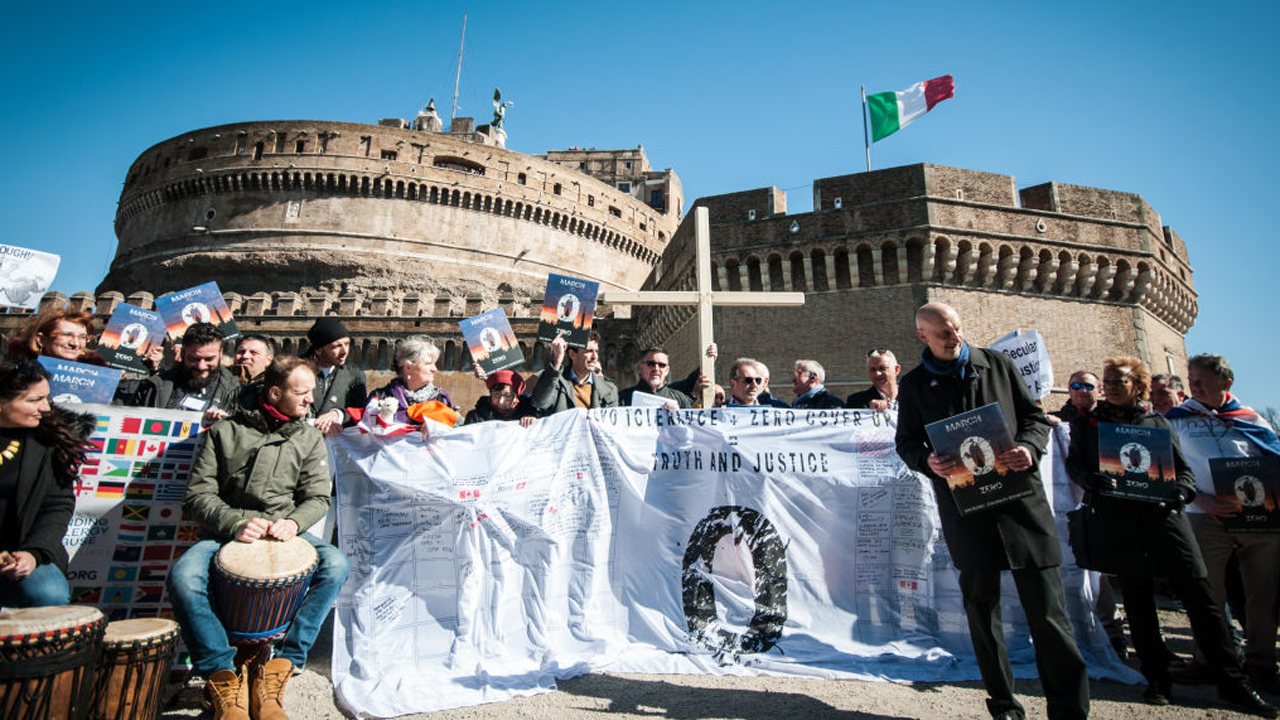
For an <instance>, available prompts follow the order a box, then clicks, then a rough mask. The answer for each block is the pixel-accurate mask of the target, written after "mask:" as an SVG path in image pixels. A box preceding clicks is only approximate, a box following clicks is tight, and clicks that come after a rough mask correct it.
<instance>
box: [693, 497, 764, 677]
mask: <svg viewBox="0 0 1280 720" xmlns="http://www.w3.org/2000/svg"><path fill="white" fill-rule="evenodd" d="M729 534H733V535H734V536H735V538H737V540H738V542H745V543H746V544H747V547H748V548H749V549H750V550H751V561H752V564H754V565H755V574H756V582H755V591H756V603H755V605H756V611H755V613H754V614H753V615H752V616H751V623H750V626H749V627H750V630H749V631H748V632H746V633H741V634H739V633H735V632H731V631H729V630H725V629H724V628H721V627H720V626H719V625H720V623H719V620H718V619H717V618H716V592H715V588H714V586H712V584H711V581H710V580H709V579H708V577H709V576H710V575H711V571H712V567H711V563H712V560H713V559H714V557H715V554H716V543H718V542H720V539H721V538H723V537H724V536H726V535H729ZM681 586H682V588H683V591H684V592H683V596H684V616H685V620H686V622H687V624H688V627H689V632H691V633H693V635H694V636H695V637H697V638H699V639H701V640H703V641H705V642H708V643H710V644H712V645H714V646H715V647H717V648H719V649H720V650H724V651H741V652H748V653H760V652H766V651H768V650H769V649H770V648H772V647H773V646H774V645H775V644H776V643H777V642H778V640H779V639H781V637H782V626H783V624H784V623H786V621H787V548H786V545H785V544H783V542H782V539H781V538H780V537H778V532H777V530H775V529H774V527H773V523H771V522H769V519H768V518H766V517H765V516H764V515H761V514H760V513H759V511H756V510H753V509H751V508H748V507H741V506H738V505H721V506H720V507H716V508H712V510H711V512H709V513H707V516H706V517H704V518H703V519H702V521H701V522H699V523H698V526H697V527H696V528H694V530H693V534H692V535H690V536H689V547H688V549H686V550H685V553H684V571H683V577H682V579H681Z"/></svg>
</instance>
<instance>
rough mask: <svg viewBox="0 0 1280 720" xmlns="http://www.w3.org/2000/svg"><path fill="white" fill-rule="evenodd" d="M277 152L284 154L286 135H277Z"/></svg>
mask: <svg viewBox="0 0 1280 720" xmlns="http://www.w3.org/2000/svg"><path fill="white" fill-rule="evenodd" d="M276 152H277V153H282V152H284V133H276Z"/></svg>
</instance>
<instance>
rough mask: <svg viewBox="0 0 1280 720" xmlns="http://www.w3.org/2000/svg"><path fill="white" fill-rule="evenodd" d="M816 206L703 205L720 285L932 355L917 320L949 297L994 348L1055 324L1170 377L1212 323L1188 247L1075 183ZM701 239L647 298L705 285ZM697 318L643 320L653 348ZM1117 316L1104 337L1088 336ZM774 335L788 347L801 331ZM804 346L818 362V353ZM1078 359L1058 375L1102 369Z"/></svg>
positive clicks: (1119, 201) (754, 196)
mask: <svg viewBox="0 0 1280 720" xmlns="http://www.w3.org/2000/svg"><path fill="white" fill-rule="evenodd" d="M813 193H814V208H815V209H814V210H813V211H812V212H806V213H798V214H795V215H789V214H787V212H786V196H785V193H783V192H782V191H780V190H778V189H777V188H773V187H770V188H760V189H755V190H746V191H741V192H735V193H728V194H724V195H716V196H711V197H706V198H698V199H697V200H695V201H694V203H693V204H694V206H695V207H696V206H705V207H707V208H708V211H709V214H710V222H711V252H712V286H713V288H714V289H716V290H755V291H766V292H767V291H786V292H793V291H801V292H804V293H806V296H807V298H808V302H807V304H806V308H805V310H804V311H803V314H804V315H805V316H812V315H813V314H814V312H813V311H812V310H811V308H814V307H819V306H821V307H828V308H829V310H828V311H826V314H823V312H821V311H820V312H818V313H817V314H818V315H821V316H822V317H824V319H825V321H827V322H829V323H830V327H832V328H849V329H850V330H851V331H852V334H854V335H858V336H864V337H866V338H868V339H867V340H866V341H865V342H862V343H861V344H862V345H867V346H868V347H894V348H898V349H899V351H900V352H901V351H902V350H906V349H908V348H914V347H915V346H916V345H917V343H916V342H915V340H914V337H913V333H912V332H911V327H910V323H909V320H910V317H911V314H912V313H913V312H914V308H915V307H918V306H919V305H920V304H923V302H926V301H927V300H928V299H940V300H944V301H948V302H953V303H955V304H957V305H958V306H959V307H960V309H961V315H962V317H964V318H965V320H966V322H970V323H972V324H973V325H976V326H979V327H989V328H990V329H991V333H992V335H991V336H989V337H983V336H982V334H981V333H979V334H978V335H977V337H975V340H977V341H979V342H985V341H990V340H994V339H995V337H997V336H999V335H1002V334H1004V332H1007V331H1009V330H1012V329H1014V328H1017V327H1024V328H1032V327H1035V328H1041V327H1043V328H1045V329H1046V330H1047V337H1053V336H1054V335H1055V331H1054V329H1053V328H1055V327H1058V328H1060V330H1061V334H1059V335H1058V336H1057V337H1055V338H1054V339H1056V340H1058V344H1057V345H1056V346H1055V347H1054V348H1053V349H1055V350H1058V351H1062V352H1066V351H1067V349H1068V348H1074V347H1075V346H1077V345H1079V346H1082V347H1087V348H1089V349H1090V350H1091V351H1092V350H1096V348H1097V347H1100V346H1101V347H1112V348H1114V350H1112V351H1111V353H1112V354H1114V353H1115V352H1120V351H1126V352H1130V353H1132V354H1138V355H1140V356H1144V357H1146V359H1147V360H1148V362H1150V363H1151V364H1152V366H1153V367H1154V368H1157V370H1156V372H1162V371H1166V366H1175V365H1179V364H1180V363H1182V362H1184V361H1185V353H1186V351H1185V344H1184V342H1183V339H1182V338H1183V336H1184V335H1185V334H1186V332H1187V330H1188V329H1189V328H1190V327H1191V325H1192V323H1193V322H1194V321H1195V318H1196V314H1197V312H1198V306H1197V302H1196V292H1195V288H1194V286H1193V284H1192V279H1191V267H1190V264H1189V262H1188V258H1187V249H1186V245H1185V243H1183V241H1182V239H1181V238H1180V237H1179V236H1178V235H1177V233H1176V232H1174V231H1173V230H1172V229H1171V228H1168V227H1165V226H1162V225H1161V221H1160V215H1159V214H1158V213H1156V211H1155V210H1154V209H1152V208H1151V206H1150V205H1149V204H1147V202H1146V201H1145V200H1143V199H1142V197H1141V196H1140V195H1137V194H1134V193H1126V192H1116V191H1111V190H1101V189H1097V188H1089V187H1083V186H1078V185H1065V184H1061V183H1045V184H1041V185H1036V186H1034V187H1031V188H1027V189H1025V190H1023V191H1021V192H1019V191H1018V188H1017V185H1016V183H1015V181H1014V178H1013V177H1012V176H1009V175H999V174H995V173H985V172H978V171H972V170H964V169H960V168H949V167H944V166H939V165H927V164H921V165H910V166H905V167H899V168H889V169H885V170H878V171H874V172H869V173H856V174H852V175H843V176H838V177H832V178H823V179H820V180H816V181H815V182H814V184H813ZM692 238H693V227H692V223H691V222H685V223H684V224H682V225H681V226H680V228H679V230H677V232H676V234H675V237H674V238H673V239H672V242H671V244H670V245H669V246H668V248H667V251H666V253H665V254H664V256H663V259H662V261H661V262H660V263H659V265H658V266H657V267H656V268H655V269H654V272H653V273H652V274H651V275H650V277H649V279H648V280H647V281H646V283H645V288H646V289H656V290H674V289H688V288H691V287H692V285H693V262H692V250H691V246H692ZM890 308H893V309H892V310H891V309H890ZM1050 308H1052V310H1050ZM1100 308H1111V309H1110V310H1102V309H1100ZM975 311H976V312H975ZM775 312H777V314H779V316H780V317H781V314H780V311H764V310H759V311H749V310H741V309H731V310H728V311H725V316H728V317H734V316H742V317H746V316H749V315H752V314H754V315H755V316H756V317H763V316H772V314H775ZM1126 313H1127V315H1128V318H1127V319H1121V318H1124V317H1125V315H1126ZM692 315H693V311H692V310H691V309H689V308H682V307H665V308H652V307H649V308H641V309H640V310H639V311H638V312H637V316H636V317H637V320H638V328H639V333H640V334H639V336H638V340H639V342H640V344H641V345H644V344H651V343H652V344H656V343H660V342H667V343H670V341H669V340H668V339H669V338H672V337H673V336H677V337H680V336H682V333H684V334H687V331H688V328H689V325H690V323H689V320H690V319H691V317H692ZM1103 316H1106V317H1107V318H1108V319H1107V320H1106V321H1105V322H1101V321H1099V322H1100V324H1099V325H1098V326H1097V327H1081V325H1080V323H1081V322H1082V321H1084V322H1086V324H1087V323H1088V321H1085V320H1084V319H1085V318H1090V319H1095V318H1101V317H1103ZM720 317H721V316H720V315H718V316H717V323H718V324H719V323H720V320H719V318H720ZM890 318H892V320H890ZM1039 318H1043V319H1039ZM728 326H730V324H729V323H727V322H726V324H725V326H724V327H728ZM804 326H805V327H808V328H809V329H810V331H811V333H812V335H811V336H810V338H811V339H812V340H817V341H818V342H819V348H821V346H822V345H821V344H822V343H827V342H831V341H832V339H831V338H832V333H830V332H829V331H821V330H818V329H815V328H814V327H813V325H812V323H811V322H809V321H804ZM889 327H892V328H893V329H892V330H890V329H889ZM904 330H905V332H904ZM1073 331H1078V332H1081V333H1083V334H1084V336H1087V337H1089V338H1090V340H1088V341H1087V342H1085V341H1082V340H1078V339H1076V338H1073V337H1072V332H1073ZM1107 331H1114V332H1115V337H1114V338H1110V339H1108V338H1106V337H1105V335H1106V332H1107ZM717 332H718V333H720V332H722V330H720V329H718V330H717ZM770 333H771V337H775V338H777V339H779V341H780V342H782V344H787V343H786V342H785V341H782V340H781V338H782V337H784V336H785V335H786V334H787V333H785V332H783V333H779V332H777V329H776V328H770ZM836 334H837V335H838V334H839V333H836ZM1095 336H1097V337H1095ZM1155 338H1158V343H1157V342H1153V339H1155ZM794 344H795V345H796V347H797V350H796V351H797V352H804V351H803V350H801V349H800V348H803V347H805V345H809V344H812V342H811V341H808V342H799V341H797V342H796V343H794ZM1157 345H1158V347H1156V346H1157ZM695 352H696V351H695ZM730 352H735V350H734V349H733V348H732V347H731V348H730ZM742 353H743V354H748V355H755V356H760V355H763V354H764V353H761V352H759V351H756V352H753V351H752V350H751V348H743V349H742ZM814 354H817V353H814ZM1089 354H1096V353H1092V352H1091V353H1089ZM1064 357H1066V358H1074V359H1073V360H1072V361H1071V362H1063V363H1062V364H1061V365H1059V364H1058V363H1057V362H1055V370H1064V371H1066V372H1067V373H1069V371H1070V369H1071V368H1074V367H1093V365H1092V364H1090V363H1091V362H1092V361H1091V360H1089V359H1088V358H1087V357H1086V353H1083V352H1081V353H1078V354H1076V355H1074V356H1073V355H1070V354H1067V355H1064ZM1102 357H1105V355H1098V356H1097V358H1096V360H1097V361H1099V362H1100V360H1101V358H1102ZM774 361H775V362H776V361H777V360H776V359H775V360H774ZM766 362H768V360H766ZM788 362H789V361H788ZM823 362H827V361H826V360H823ZM903 364H904V366H910V365H911V364H914V363H909V362H904V363H903ZM852 365H853V366H854V367H853V369H852V370H851V373H852V374H853V375H854V376H855V377H860V376H861V374H862V373H861V371H860V369H858V368H857V363H856V362H854V363H852ZM829 374H830V371H829ZM1065 377H1066V376H1065V375H1064V380H1065Z"/></svg>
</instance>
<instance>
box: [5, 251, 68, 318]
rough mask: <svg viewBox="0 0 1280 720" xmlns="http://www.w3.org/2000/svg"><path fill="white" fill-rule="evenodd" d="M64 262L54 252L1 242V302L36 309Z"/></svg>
mask: <svg viewBox="0 0 1280 720" xmlns="http://www.w3.org/2000/svg"><path fill="white" fill-rule="evenodd" d="M61 262H62V258H61V257H59V256H57V255H54V254H53V253H47V252H40V251H39V250H29V249H27V248H24V247H18V246H16V245H0V305H8V306H9V307H19V308H26V309H27V310H35V309H36V307H37V306H38V305H39V304H40V298H41V297H43V296H44V293H45V291H46V290H48V289H49V286H50V285H52V284H53V278H54V276H55V275H57V274H58V265H59V264H61Z"/></svg>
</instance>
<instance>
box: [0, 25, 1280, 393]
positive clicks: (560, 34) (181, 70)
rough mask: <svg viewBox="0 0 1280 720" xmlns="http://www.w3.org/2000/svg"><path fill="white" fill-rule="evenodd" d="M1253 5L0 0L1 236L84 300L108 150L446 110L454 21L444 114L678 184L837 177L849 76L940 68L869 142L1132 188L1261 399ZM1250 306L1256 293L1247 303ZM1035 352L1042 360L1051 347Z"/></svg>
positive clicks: (1262, 165)
mask: <svg viewBox="0 0 1280 720" xmlns="http://www.w3.org/2000/svg"><path fill="white" fill-rule="evenodd" d="M1277 8H1280V5H1278V4H1276V3H1269V2H1267V3H1264V2H1254V3H1226V4H1221V3H1220V4H1210V3H1194V4H1193V3H1185V2H1145V3H1144V2H1095V1H1093V0H1089V1H1086V2H1078V3H1068V4H1063V3H1055V4H1048V3H1033V2H1007V3H990V2H986V3H984V2H971V3H955V2H939V3H931V2H926V3H874V4H872V3H855V2H848V3H808V2H791V3H778V2H771V3H763V2H748V1H738V2H715V3H666V2H636V3H627V4H621V3H571V2H556V3H527V2H520V3H516V2H500V1H496V0H495V1H492V2H487V3H478V4H476V5H475V6H472V7H470V8H468V7H467V6H465V5H463V4H460V3H455V2H429V1H428V2H417V3H412V4H410V3H369V4H363V3H336V2H308V3H293V2H275V3H266V4H264V3H256V2H254V3H249V2H204V3H193V2H187V3H184V2H164V3H159V2H125V3H99V2H79V1H76V2H68V3H10V4H9V5H8V6H6V8H5V10H6V12H5V16H6V17H5V22H4V23H3V27H2V28H0V61H2V63H3V65H2V66H3V67H4V68H5V70H4V72H3V73H2V74H0V93H2V94H3V97H4V110H3V111H2V112H0V131H3V135H2V137H4V138H5V141H6V148H5V160H6V163H5V168H4V172H3V173H0V228H2V229H3V234H2V236H0V242H4V243H9V244H14V245H21V246H25V247H33V248H37V249H40V250H46V251H50V252H56V253H59V254H61V255H62V257H63V264H62V268H61V270H60V272H59V276H58V278H57V280H56V281H55V285H54V289H56V290H61V291H63V292H66V293H68V294H70V293H72V292H76V291H80V290H86V289H88V290H92V289H93V288H94V287H95V286H96V285H97V283H98V282H99V281H100V280H101V278H102V277H103V275H104V274H105V273H106V270H107V267H108V264H109V263H110V260H111V257H112V255H113V253H114V251H115V244H116V239H115V235H114V232H113V229H112V223H113V219H114V214H115V205H116V201H117V199H118V197H119V192H120V188H121V183H122V181H123V180H124V176H125V172H126V170H127V169H128V167H129V164H130V163H131V162H132V161H133V160H134V159H135V158H136V157H137V156H138V155H139V154H140V153H141V152H142V151H143V150H145V149H146V148H147V147H149V146H151V145H153V144H154V143H156V142H159V141H161V140H164V139H166V138H169V137H172V136H174V135H177V134H180V133H183V132H186V131H189V130H194V129H197V128H201V127H207V126H210V125H217V124H220V123H228V122H238V121H244V120H269V119H288V118H310V119H329V120H344V121H351V122H376V121H377V119H378V118H382V117H404V118H410V117H412V116H413V115H414V114H415V113H416V111H417V110H418V108H419V107H420V106H421V105H422V104H423V103H425V102H426V100H427V98H428V97H435V98H436V102H437V105H439V106H440V107H441V108H442V110H443V111H444V112H445V113H447V108H448V104H449V98H450V96H451V94H452V89H453V72H454V67H455V60H456V56H457V51H458V35H459V30H460V25H461V22H462V14H463V11H464V9H466V10H467V12H468V13H469V19H468V26H467V45H466V58H465V61H464V64H463V73H462V97H461V100H460V104H461V114H465V115H474V116H475V117H477V118H478V119H481V120H482V121H483V118H486V117H487V116H488V113H489V112H490V110H491V108H490V105H489V98H490V96H491V94H492V92H493V88H494V86H495V85H496V86H500V87H501V88H502V90H503V93H504V96H505V97H506V98H507V99H509V100H512V101H514V102H515V106H514V107H512V108H511V110H510V111H509V113H508V116H507V128H508V131H509V134H510V138H509V142H508V145H509V147H511V148H512V149H515V150H520V151H523V152H528V153H541V152H545V151H546V150H548V149H559V148H566V147H570V146H574V145H580V146H594V147H600V148H621V147H634V146H636V145H637V144H641V143H643V144H644V146H645V150H646V152H647V153H648V155H649V158H650V161H651V162H652V163H653V165H655V166H656V167H659V168H665V167H672V168H674V169H675V170H676V172H677V173H678V174H679V175H680V177H681V179H682V181H683V183H684V188H685V193H686V197H687V198H688V199H689V200H692V199H693V198H696V197H698V196H700V195H711V194H718V193H724V192H731V191H737V190H745V189H750V188H755V187H763V186H768V185H776V186H778V187H781V188H783V189H785V190H787V191H788V195H789V204H790V209H791V210H792V212H797V211H805V210H808V209H809V207H810V204H811V194H810V189H809V188H810V183H811V182H812V180H813V179H815V178H820V177H827V176H832V175H840V174H845V173H850V172H857V171H859V170H861V169H862V168H863V155H862V124H861V121H860V119H859V113H860V98H859V86H860V85H862V84H865V85H866V86H867V88H868V91H869V92H877V91H885V90H901V89H904V88H906V87H907V86H909V85H911V84H912V83H914V82H917V81H920V80H924V79H927V78H932V77H935V76H938V75H942V74H944V73H950V74H952V75H954V76H955V79H956V86H957V91H956V93H957V94H956V98H955V99H954V100H949V101H947V102H946V103H944V104H942V105H941V106H939V107H938V108H937V109H936V110H935V111H934V112H933V113H930V115H929V116H927V117H926V118H924V119H922V120H920V121H919V122H917V123H916V124H915V125H913V126H911V127H909V128H907V129H906V130H904V131H902V132H901V133H899V134H897V135H894V136H892V137H890V138H888V139H887V140H885V141H883V142H881V143H879V144H877V145H876V146H875V147H874V148H873V153H872V162H873V164H874V165H875V166H876V167H890V166H894V165H903V164H909V163H916V162H931V163H938V164H943V165H953V166H957V167H963V168H970V169H975V170H985V171H991V172H999V173H1007V174H1011V175H1014V176H1016V178H1017V181H1018V184H1019V186H1020V187H1026V186H1028V185H1033V184H1036V183H1041V182H1045V181H1049V180H1056V181H1060V182H1065V183H1073V184H1080V185H1089V186H1095V187H1102V188H1109V189H1114V190H1123V191H1129V192H1136V193H1139V194H1141V195H1142V196H1143V197H1144V198H1146V200H1147V201H1148V202H1149V203H1150V204H1151V205H1152V206H1153V207H1154V208H1155V209H1156V210H1157V211H1158V212H1159V213H1161V216H1162V218H1163V220H1164V223H1165V224H1166V225H1171V226H1173V227H1174V228H1175V229H1176V230H1177V231H1178V232H1179V233H1180V234H1181V235H1182V237H1183V238H1184V239H1185V240H1186V241H1187V243H1188V245H1189V247H1190V253H1191V262H1192V266H1193V268H1194V269H1195V278H1194V279H1195V284H1196V288H1197V290H1198V291H1199V293H1200V297H1199V302H1200V316H1199V319H1198V320H1197V322H1196V325H1195V328H1194V329H1193V330H1192V332H1191V334H1190V335H1189V337H1188V350H1189V351H1190V352H1192V353H1195V352H1209V351H1212V352H1221V353H1223V354H1225V355H1227V356H1228V357H1229V358H1230V359H1231V360H1232V361H1233V363H1234V364H1235V367H1236V371H1237V377H1238V378H1239V380H1238V383H1237V385H1236V390H1237V392H1238V393H1239V394H1240V395H1241V396H1242V398H1243V399H1244V400H1245V401H1246V402H1248V403H1249V404H1252V405H1254V406H1257V407H1259V408H1261V407H1262V406H1267V405H1271V406H1277V407H1280V383H1274V382H1272V381H1271V377H1270V374H1269V373H1270V371H1271V370H1272V366H1274V364H1275V361H1274V360H1273V357H1274V356H1275V355H1276V354H1277V350H1278V349H1280V340H1278V339H1277V338H1278V337H1280V336H1277V335H1276V334H1273V333H1271V332H1270V331H1266V330H1262V331H1259V330H1257V329H1256V322H1258V320H1257V318H1258V316H1260V315H1261V313H1262V308H1263V307H1266V303H1267V302H1268V301H1269V300H1270V298H1271V297H1273V296H1272V295H1271V292H1270V291H1271V290H1273V285H1274V284H1275V282H1276V280H1275V267H1276V265H1277V259H1278V255H1280V249H1278V247H1277V246H1278V244H1277V242H1276V240H1277V238H1276V234H1277V233H1276V228H1275V225H1274V224H1273V223H1272V222H1270V220H1271V217H1272V215H1273V214H1272V213H1271V212H1270V210H1271V209H1272V208H1273V207H1275V206H1276V204H1277V202H1276V198H1275V197H1274V195H1275V192H1276V190H1277V189H1280V185H1278V184H1277V182H1276V180H1275V169H1276V164H1277V160H1280V156H1278V155H1280V154H1278V153H1277V146H1278V143H1280V141H1278V140H1277V134H1276V131H1275V130H1274V127H1275V124H1276V121H1277V117H1278V116H1280V113H1278V112H1277V110H1278V109H1280V108H1277V101H1276V95H1275V91H1274V82H1273V75H1274V73H1275V71H1276V70H1277V68H1280V63H1278V62H1277V60H1278V59H1280V57H1278V56H1280V53H1278V52H1277V49H1276V48H1277V43H1276V41H1275V37H1274V31H1275V28H1276V27H1277V26H1280V22H1278V21H1280V10H1278V9H1277ZM1260 303H1261V304H1260ZM1051 349H1052V348H1051Z"/></svg>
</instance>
